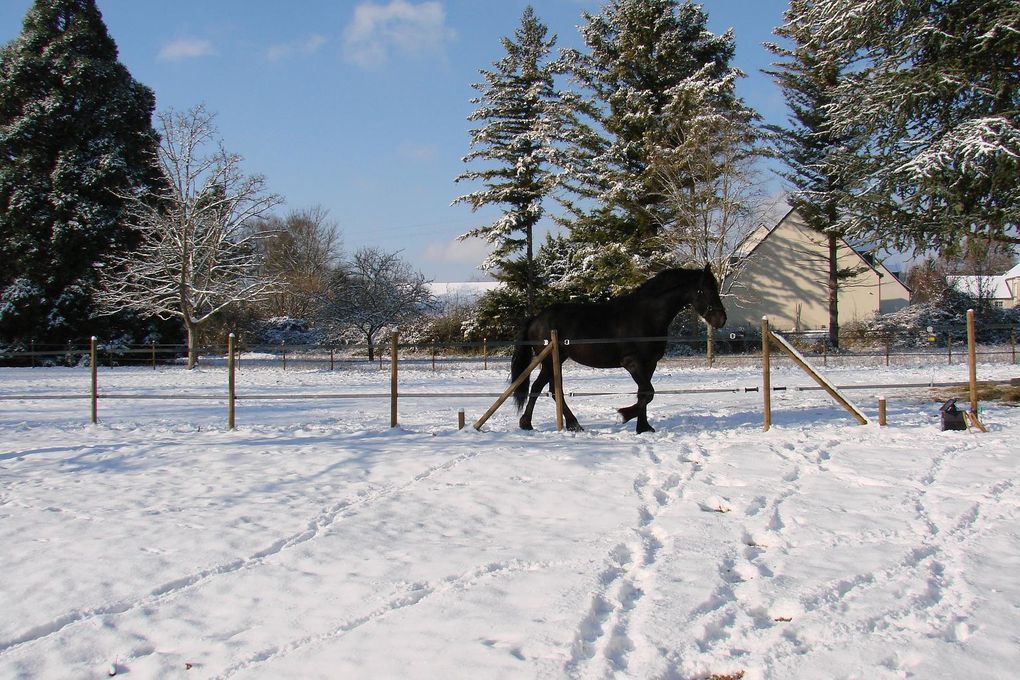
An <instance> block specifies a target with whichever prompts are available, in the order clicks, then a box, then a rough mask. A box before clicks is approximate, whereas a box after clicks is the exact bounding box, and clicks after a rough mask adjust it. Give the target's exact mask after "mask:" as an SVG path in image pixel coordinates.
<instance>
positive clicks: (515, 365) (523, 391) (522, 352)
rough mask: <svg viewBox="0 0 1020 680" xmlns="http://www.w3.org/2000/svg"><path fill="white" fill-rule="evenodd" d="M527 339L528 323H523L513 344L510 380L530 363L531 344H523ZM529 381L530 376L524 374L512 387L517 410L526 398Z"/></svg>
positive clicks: (522, 371) (514, 378) (512, 380)
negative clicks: (518, 383)
mask: <svg viewBox="0 0 1020 680" xmlns="http://www.w3.org/2000/svg"><path fill="white" fill-rule="evenodd" d="M527 339H528V324H525V325H524V327H523V328H521V332H520V333H518V334H517V343H516V344H515V345H514V356H513V359H512V360H511V361H510V382H514V381H515V380H517V379H518V378H519V377H521V374H523V373H524V371H526V370H527V368H528V366H529V365H531V358H532V356H533V353H532V351H531V345H526V344H524V343H525V342H527ZM530 382H531V376H526V377H525V378H524V380H522V381H521V384H520V385H518V386H517V387H516V388H514V404H515V405H516V406H517V410H518V411H520V410H521V409H523V408H524V402H526V401H527V400H528V383H530Z"/></svg>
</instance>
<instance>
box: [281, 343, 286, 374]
mask: <svg viewBox="0 0 1020 680" xmlns="http://www.w3.org/2000/svg"><path fill="white" fill-rule="evenodd" d="M280 354H281V355H282V356H283V370H285V371H286V370H287V341H286V340H281V341H280Z"/></svg>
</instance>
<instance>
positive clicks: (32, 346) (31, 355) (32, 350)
mask: <svg viewBox="0 0 1020 680" xmlns="http://www.w3.org/2000/svg"><path fill="white" fill-rule="evenodd" d="M28 356H29V359H28V361H29V363H30V365H31V367H32V368H35V340H29V341H28ZM1013 363H1016V362H1013Z"/></svg>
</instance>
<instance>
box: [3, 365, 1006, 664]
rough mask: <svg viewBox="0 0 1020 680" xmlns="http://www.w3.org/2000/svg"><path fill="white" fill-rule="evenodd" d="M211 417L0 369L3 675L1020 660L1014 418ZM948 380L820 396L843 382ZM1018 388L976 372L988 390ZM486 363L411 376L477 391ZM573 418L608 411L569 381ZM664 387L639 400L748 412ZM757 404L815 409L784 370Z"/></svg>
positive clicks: (156, 381)
mask: <svg viewBox="0 0 1020 680" xmlns="http://www.w3.org/2000/svg"><path fill="white" fill-rule="evenodd" d="M242 366H243V367H242V371H241V374H240V376H239V378H238V387H237V391H238V394H239V396H240V397H241V400H240V402H239V404H238V412H237V429H236V430H234V431H227V430H226V429H225V421H226V410H225V404H224V401H223V399H221V398H220V399H216V400H204V401H203V400H197V399H196V400H180V401H156V400H147V399H141V398H128V399H106V400H102V401H100V405H99V410H100V420H101V422H100V424H99V425H96V426H92V425H89V424H88V416H89V404H88V399H87V398H86V397H85V395H86V394H87V390H88V383H89V378H88V370H87V369H0V396H11V395H21V396H24V397H30V396H32V395H36V396H38V395H51V394H57V393H65V394H70V393H75V394H79V395H81V397H80V398H77V399H75V400H71V401H61V400H44V399H38V398H26V399H17V400H10V399H6V400H0V546H2V550H0V677H4V678H19V677H25V678H90V677H97V676H105V675H106V674H107V673H108V672H115V673H116V674H117V675H118V676H121V675H123V676H127V677H138V678H175V677H176V678H225V677H238V678H242V677H250V678H604V677H618V678H663V679H681V678H683V679H693V678H710V677H713V676H715V677H719V678H723V677H729V678H737V677H741V676H742V677H743V678H744V679H745V680H751V679H757V678H776V679H779V678H782V679H784V680H788V679H790V678H861V679H865V678H866V679H868V680H873V679H879V678H908V677H918V678H925V679H926V680H928V679H932V678H979V677H980V678H1007V677H1015V674H1016V671H1017V661H1018V659H1020V656H1018V652H1017V650H1018V649H1020V537H1018V531H1020V505H1018V502H1020V494H1018V491H1017V486H1016V482H1015V478H1016V470H1017V464H1018V456H1020V444H1018V442H1020V409H1016V408H1009V407H1006V406H1001V405H992V404H986V405H984V410H983V412H982V416H983V420H984V422H985V424H986V425H987V426H988V429H989V432H988V433H987V434H975V433H971V432H941V431H940V429H939V426H938V404H935V403H933V402H932V401H931V400H930V398H928V396H927V394H926V391H925V390H921V389H914V390H906V391H904V390H894V389H883V390H857V391H852V392H848V396H850V398H851V399H852V400H853V401H854V402H855V403H857V404H858V405H859V406H860V407H861V408H862V409H863V410H864V412H865V413H866V414H867V415H869V417H874V415H875V411H876V406H877V401H876V400H877V396H878V395H879V393H884V395H885V396H887V397H888V399H889V422H890V425H889V427H886V428H879V427H878V426H877V425H876V424H869V425H865V426H858V425H857V424H856V423H855V421H854V420H853V419H851V418H850V416H849V415H847V414H846V412H844V411H843V410H841V409H840V408H839V407H838V406H836V405H835V404H834V403H832V402H831V400H830V399H829V398H828V397H827V396H826V395H825V394H824V393H822V392H818V391H813V392H800V391H792V390H790V391H786V392H777V393H775V394H774V395H773V400H772V403H773V409H774V414H773V422H774V427H773V429H772V430H771V431H769V432H762V427H761V422H762V415H761V405H760V395H759V394H756V393H743V392H740V393H718V394H697V395H690V394H688V395H661V396H660V397H658V398H657V399H656V400H655V401H654V402H653V404H652V405H651V407H650V419H651V422H652V424H653V425H654V426H655V427H656V428H657V429H658V432H656V433H654V434H646V435H641V436H637V435H635V434H634V433H633V423H631V424H628V425H618V424H616V422H615V420H614V415H615V408H617V407H619V406H624V405H626V404H628V403H630V398H628V397H625V396H608V397H607V396H597V397H581V396H576V397H573V398H572V399H571V400H570V404H571V406H572V408H573V409H574V411H575V413H576V414H577V415H578V418H579V419H580V421H581V423H582V424H583V425H585V426H586V428H587V430H586V431H585V432H583V433H579V434H570V433H557V432H555V431H554V428H553V423H552V404H551V402H550V401H549V400H544V401H542V402H541V403H540V404H539V408H538V410H537V411H536V418H535V423H536V427H537V428H538V430H537V431H535V432H532V433H525V432H521V431H519V430H517V429H516V427H515V423H516V415H515V414H514V413H513V411H512V409H511V408H510V407H509V406H505V407H504V408H503V409H501V410H500V411H499V412H498V413H497V414H496V416H495V417H494V418H493V419H492V420H491V421H490V422H489V423H488V424H487V425H486V426H485V428H483V431H482V432H476V431H474V430H473V429H471V428H470V427H468V428H467V429H465V430H464V431H459V432H458V431H457V430H456V414H457V410H458V409H459V408H464V409H465V410H466V411H467V416H468V422H469V423H470V422H472V421H473V420H474V419H475V418H477V417H478V416H479V415H480V414H481V413H482V412H483V411H484V410H485V408H486V407H487V406H488V405H489V404H490V403H491V402H492V398H491V397H471V398H446V397H436V396H430V397H415V398H405V399H402V401H401V402H400V422H401V426H400V427H398V428H396V429H392V430H391V429H390V428H389V400H388V399H386V398H376V399H361V400H335V399H332V400H331V399H321V400H276V401H257V400H251V399H245V397H249V398H250V397H252V396H256V395H260V394H261V395H265V394H273V393H275V394H280V393H290V394H297V393H317V394H339V393H350V392H372V393H385V392H386V390H387V387H388V377H389V376H388V373H387V372H386V371H379V370H377V369H361V370H349V369H348V370H344V371H336V372H333V373H331V372H329V371H304V372H297V371H293V370H288V371H287V372H283V371H281V370H279V369H277V368H258V367H257V366H255V365H253V364H249V365H248V366H247V367H245V366H244V364H242ZM966 370H967V369H966V367H965V366H960V365H956V366H947V365H939V366H914V367H898V368H894V369H884V368H882V369H874V368H868V369H857V370H854V369H848V368H840V369H834V370H832V371H830V372H829V373H828V376H829V378H830V379H831V380H832V382H834V383H836V384H838V385H846V384H852V383H857V384H865V383H869V384H874V383H891V382H928V381H945V380H965V379H966ZM1015 376H1020V370H1018V368H1017V367H1015V366H1009V365H999V366H982V367H981V369H980V377H981V378H987V379H992V378H995V379H1000V378H1009V377H1015ZM504 378H505V366H504V365H500V366H490V369H489V370H488V371H483V370H481V367H480V365H475V366H472V367H465V368H461V369H450V370H445V371H440V372H437V373H433V372H432V371H431V370H429V368H428V367H427V366H422V367H420V368H418V369H413V370H404V371H403V373H402V375H401V391H403V392H405V393H430V394H435V393H453V392H482V393H485V392H498V391H500V390H501V389H502V388H503V386H504V385H505V382H504ZM564 380H565V384H566V389H567V390H568V391H577V392H583V391H621V392H625V391H630V390H632V389H633V386H632V383H630V381H629V378H627V377H626V375H625V374H624V373H623V372H622V371H601V372H600V371H590V370H586V369H582V368H579V367H577V366H576V365H571V364H568V365H567V370H566V373H565V378H564ZM225 382H226V379H225V373H224V371H223V369H222V368H200V369H197V370H196V371H194V372H192V373H188V372H186V371H184V370H182V369H179V368H173V369H169V368H168V369H161V370H158V371H152V370H150V369H139V368H133V369H122V368H118V369H113V370H111V369H107V368H103V369H101V371H100V384H101V390H102V392H103V393H104V394H108V395H118V394H119V395H128V394H134V395H143V394H147V395H151V394H176V395H182V394H193V395H203V394H205V395H222V394H223V392H224V389H225ZM759 382H760V376H759V375H758V374H756V373H755V371H754V369H753V368H732V367H731V368H727V367H723V368H717V369H714V370H708V369H690V368H679V367H676V366H673V367H670V366H669V365H664V366H662V367H660V370H659V372H658V373H657V375H656V380H655V383H656V386H657V387H658V388H659V389H696V388H710V387H721V388H722V387H735V388H743V387H754V386H756V385H757V384H758V383H759ZM772 383H773V385H776V386H783V385H787V386H794V385H808V384H812V383H811V382H810V380H809V379H808V378H807V377H805V376H803V375H802V374H800V373H798V372H797V371H796V370H795V369H793V368H790V367H780V368H778V369H776V370H775V372H774V374H773V378H772Z"/></svg>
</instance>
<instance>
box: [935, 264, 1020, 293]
mask: <svg viewBox="0 0 1020 680" xmlns="http://www.w3.org/2000/svg"><path fill="white" fill-rule="evenodd" d="M1014 269H1016V267H1014ZM1010 271H1012V270H1010ZM1007 276H1008V274H1004V275H1002V276H947V277H946V280H947V281H948V282H949V285H950V286H952V287H953V288H955V289H956V290H958V291H960V292H961V293H963V294H964V295H969V296H970V297H972V298H988V299H992V300H998V299H1003V300H1009V299H1011V298H1012V297H1013V294H1012V293H1011V292H1010V290H1009V286H1007V285H1006V277H1007ZM1018 276H1020V274H1018Z"/></svg>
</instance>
